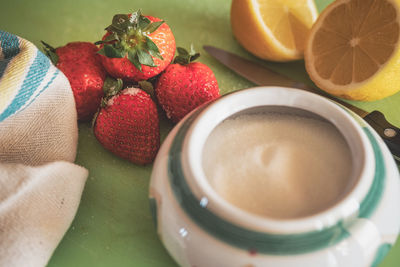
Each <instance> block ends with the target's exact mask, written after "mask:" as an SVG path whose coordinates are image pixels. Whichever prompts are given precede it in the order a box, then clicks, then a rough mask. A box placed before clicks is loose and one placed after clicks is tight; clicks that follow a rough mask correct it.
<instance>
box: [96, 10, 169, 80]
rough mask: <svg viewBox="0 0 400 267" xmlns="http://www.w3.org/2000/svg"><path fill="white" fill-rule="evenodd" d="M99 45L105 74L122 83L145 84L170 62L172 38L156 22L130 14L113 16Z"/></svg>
mask: <svg viewBox="0 0 400 267" xmlns="http://www.w3.org/2000/svg"><path fill="white" fill-rule="evenodd" d="M106 30H107V33H106V34H105V35H104V36H103V41H99V42H97V43H96V44H101V50H100V51H99V54H101V55H102V56H101V60H102V63H103V66H104V68H105V69H106V70H107V72H108V73H109V74H110V75H111V76H113V77H115V78H120V79H123V80H124V81H141V80H147V79H149V78H151V77H153V76H156V75H157V74H159V73H160V72H162V71H163V70H164V69H165V68H166V67H167V66H168V65H169V64H170V63H171V61H172V59H173V57H174V53H175V38H174V35H173V34H172V31H171V29H170V28H169V26H168V25H167V24H166V23H165V22H164V21H162V20H160V19H159V18H155V17H151V16H143V15H141V12H140V10H139V11H137V12H134V13H132V14H128V15H125V14H119V15H115V16H114V18H113V20H112V24H111V25H110V26H108V27H107V28H106Z"/></svg>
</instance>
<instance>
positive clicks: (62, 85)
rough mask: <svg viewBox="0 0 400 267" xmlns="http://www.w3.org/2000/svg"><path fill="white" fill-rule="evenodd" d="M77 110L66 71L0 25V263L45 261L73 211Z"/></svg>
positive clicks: (78, 181) (78, 173) (81, 179)
mask: <svg viewBox="0 0 400 267" xmlns="http://www.w3.org/2000/svg"><path fill="white" fill-rule="evenodd" d="M77 141H78V127H77V114H76V109H75V102H74V98H73V93H72V91H71V88H70V85H69V82H68V80H67V78H66V77H65V76H64V75H63V74H62V72H60V71H59V70H58V69H57V68H56V67H55V66H54V65H52V64H51V63H50V61H49V59H47V57H46V56H45V55H43V53H41V52H40V51H39V50H38V49H37V48H36V47H35V46H34V45H33V44H32V43H30V42H28V41H26V40H24V39H22V38H20V37H17V36H15V35H12V34H10V33H7V32H3V31H0V267H3V266H7V267H8V266H11V267H13V266H24V267H25V266H32V267H38V266H45V265H46V264H47V262H48V260H49V259H50V257H51V255H52V253H53V252H54V250H55V248H56V247H57V245H58V243H59V242H60V241H61V239H62V237H63V235H64V234H65V232H66V231H67V229H68V227H69V226H70V224H71V222H72V220H73V218H74V216H75V213H76V211H77V208H78V205H79V202H80V198H81V195H82V191H83V188H84V184H85V181H86V179H87V176H88V172H87V170H86V169H84V168H82V167H80V166H77V165H75V164H73V163H72V162H74V160H75V156H76V149H77Z"/></svg>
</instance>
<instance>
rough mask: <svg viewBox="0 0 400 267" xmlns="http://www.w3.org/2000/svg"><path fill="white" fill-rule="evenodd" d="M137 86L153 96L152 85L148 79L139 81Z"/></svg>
mask: <svg viewBox="0 0 400 267" xmlns="http://www.w3.org/2000/svg"><path fill="white" fill-rule="evenodd" d="M139 87H140V88H141V89H142V90H143V91H145V92H146V93H148V94H149V95H150V96H151V97H154V87H153V84H152V83H151V82H149V81H146V80H143V81H139Z"/></svg>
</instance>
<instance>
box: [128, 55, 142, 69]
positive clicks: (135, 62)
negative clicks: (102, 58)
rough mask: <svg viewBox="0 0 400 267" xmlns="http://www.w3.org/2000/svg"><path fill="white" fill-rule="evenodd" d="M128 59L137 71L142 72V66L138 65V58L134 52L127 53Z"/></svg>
mask: <svg viewBox="0 0 400 267" xmlns="http://www.w3.org/2000/svg"><path fill="white" fill-rule="evenodd" d="M128 59H129V61H130V62H132V64H133V65H134V66H135V67H136V68H137V69H138V70H140V71H142V64H140V62H139V58H138V55H137V53H136V51H129V52H128Z"/></svg>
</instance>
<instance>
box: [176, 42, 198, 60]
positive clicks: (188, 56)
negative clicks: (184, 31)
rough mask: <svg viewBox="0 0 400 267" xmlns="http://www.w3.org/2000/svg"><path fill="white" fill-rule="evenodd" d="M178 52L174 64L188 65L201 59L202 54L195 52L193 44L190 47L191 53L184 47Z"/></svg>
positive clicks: (178, 49) (179, 48)
mask: <svg viewBox="0 0 400 267" xmlns="http://www.w3.org/2000/svg"><path fill="white" fill-rule="evenodd" d="M176 50H177V51H178V55H177V56H176V57H175V59H174V63H178V64H181V65H188V64H190V63H191V62H193V61H195V60H196V59H198V58H199V57H200V53H197V52H196V51H195V50H194V47H193V44H192V45H190V52H188V51H187V50H186V49H185V48H182V47H178V48H177V49H176Z"/></svg>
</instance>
